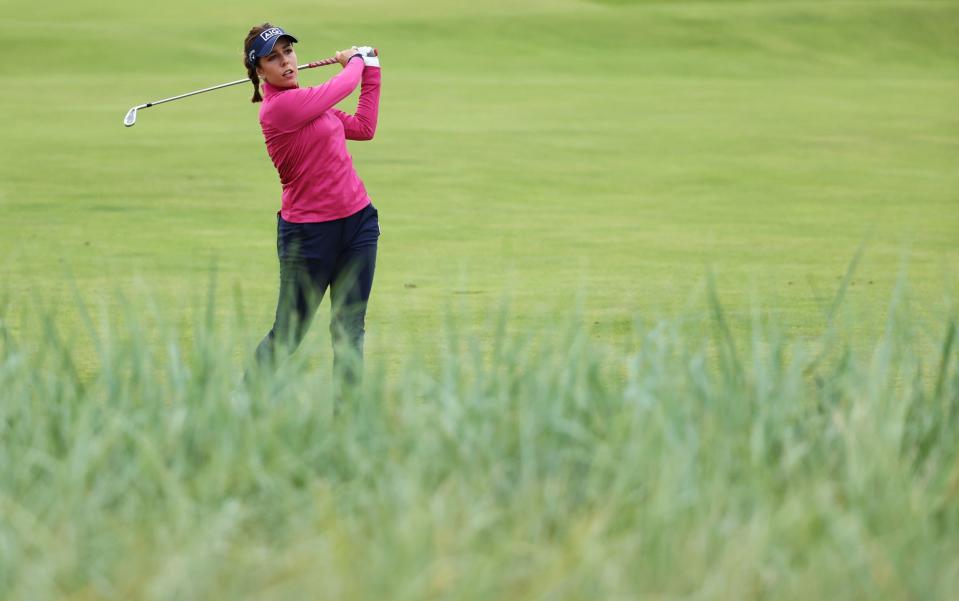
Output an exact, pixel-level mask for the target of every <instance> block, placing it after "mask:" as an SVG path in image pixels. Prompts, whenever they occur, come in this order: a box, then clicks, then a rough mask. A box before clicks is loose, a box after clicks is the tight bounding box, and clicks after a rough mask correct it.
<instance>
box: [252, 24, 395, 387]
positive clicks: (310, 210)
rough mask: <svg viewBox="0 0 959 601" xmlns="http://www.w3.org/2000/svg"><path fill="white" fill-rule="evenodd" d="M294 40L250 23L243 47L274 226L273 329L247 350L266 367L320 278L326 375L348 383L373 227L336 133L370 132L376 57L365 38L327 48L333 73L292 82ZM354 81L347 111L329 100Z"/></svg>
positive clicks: (290, 337) (305, 315) (355, 361)
mask: <svg viewBox="0 0 959 601" xmlns="http://www.w3.org/2000/svg"><path fill="white" fill-rule="evenodd" d="M296 41H297V39H296V38H295V37H293V36H292V35H290V34H289V33H287V32H285V31H283V30H282V29H281V28H279V27H274V26H272V25H270V24H269V23H264V24H262V25H259V26H257V27H254V28H253V29H251V30H250V33H249V34H247V36H246V40H245V42H244V46H243V49H244V63H245V65H246V68H247V73H248V74H249V76H250V79H251V80H253V88H254V92H253V102H261V101H262V103H263V104H262V105H261V106H260V125H261V127H262V129H263V137H264V138H265V139H266V149H267V152H268V153H269V155H270V158H271V159H273V164H274V165H275V166H276V170H277V171H278V172H279V174H280V182H281V183H282V185H283V196H282V206H281V208H280V211H279V213H278V214H277V230H276V248H277V254H278V255H279V259H280V294H279V300H278V301H277V306H276V319H275V321H274V322H273V329H271V330H270V333H269V334H267V335H266V337H265V338H264V339H263V341H262V342H260V344H259V346H258V347H257V349H256V359H257V362H258V363H259V364H261V365H269V366H273V365H274V364H275V361H276V360H277V359H278V358H279V357H281V356H282V355H283V354H286V353H290V352H292V351H293V350H295V349H296V347H297V346H298V345H299V343H300V341H301V340H302V339H303V336H304V334H306V331H307V329H308V328H309V324H310V321H311V319H312V317H313V314H314V313H315V312H316V308H317V306H318V305H319V304H320V301H321V300H322V298H323V294H324V292H325V291H326V288H327V287H328V286H329V288H330V301H331V319H330V333H331V334H332V339H333V370H334V378H335V381H337V382H343V383H347V384H354V383H356V382H357V380H358V378H359V375H360V371H359V370H360V368H361V365H362V356H363V334H364V327H365V324H364V322H365V319H366V306H367V302H368V301H369V298H370V289H371V288H372V285H373V270H374V267H375V265H376V242H377V239H378V238H379V235H380V229H379V223H378V220H377V212H376V209H375V208H374V207H373V205H372V204H371V203H370V197H369V196H368V195H367V193H366V189H365V188H364V186H363V182H362V181H360V178H359V176H357V174H356V171H355V170H354V168H353V160H352V159H351V158H350V155H349V153H347V151H346V140H370V139H372V138H373V133H374V132H375V131H376V118H377V112H378V110H379V98H380V68H379V61H378V59H377V58H376V57H375V56H373V54H374V53H373V51H372V50H371V49H370V48H368V47H364V48H355V47H354V48H351V49H348V50H342V51H340V52H337V53H336V59H337V61H338V62H339V63H340V64H341V65H342V66H343V70H342V71H341V72H340V73H339V74H337V75H336V76H335V77H333V78H332V79H330V80H329V81H327V82H326V83H324V84H321V85H318V86H313V87H304V88H301V87H300V86H299V84H298V82H297V69H296V53H295V52H294V50H293V43H294V42H296ZM261 81H263V82H264V83H263V95H262V97H261V95H260V82H261ZM358 84H362V87H361V89H360V99H359V105H358V107H357V109H356V114H355V115H350V114H347V113H344V112H342V111H339V110H337V109H335V108H333V107H334V106H335V105H336V104H337V103H338V102H340V101H341V100H343V99H344V98H346V97H347V96H349V95H350V93H351V92H353V90H354V89H356V86H357V85H358Z"/></svg>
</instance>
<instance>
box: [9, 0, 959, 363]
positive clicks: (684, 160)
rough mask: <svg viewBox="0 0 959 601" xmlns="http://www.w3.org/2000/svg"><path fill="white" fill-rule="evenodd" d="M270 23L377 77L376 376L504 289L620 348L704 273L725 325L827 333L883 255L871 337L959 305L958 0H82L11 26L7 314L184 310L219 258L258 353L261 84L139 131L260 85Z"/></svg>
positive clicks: (371, 166)
mask: <svg viewBox="0 0 959 601" xmlns="http://www.w3.org/2000/svg"><path fill="white" fill-rule="evenodd" d="M186 7H189V10H187V8H186ZM186 14H190V15H192V17H190V18H184V15H186ZM264 19H271V20H273V21H275V22H277V23H280V24H282V25H283V26H285V27H287V28H289V29H290V30H291V31H294V32H295V33H296V34H297V35H298V36H299V37H300V39H301V40H302V42H301V44H300V45H299V47H298V53H299V55H300V57H301V60H312V59H318V58H321V57H325V56H328V55H330V54H331V53H332V51H333V50H335V49H336V48H339V47H342V46H343V45H345V44H350V43H354V42H356V43H360V42H369V43H371V44H374V45H377V46H378V47H380V49H381V52H382V55H383V65H384V84H383V98H382V107H381V116H380V124H379V129H378V132H377V136H376V139H375V140H374V141H372V142H369V143H351V145H350V151H351V153H352V154H353V156H354V158H355V161H356V165H357V170H358V172H359V173H360V175H361V177H362V178H363V179H364V181H365V182H366V184H367V187H368V189H369V191H370V194H371V196H372V198H373V201H374V203H375V204H376V205H377V207H378V208H379V210H380V213H381V222H382V223H381V227H382V230H383V236H382V238H381V247H380V255H379V261H378V271H377V275H376V281H375V286H374V295H373V302H372V305H371V308H370V313H369V328H368V329H369V331H370V344H369V346H368V350H369V352H370V353H372V354H374V355H376V354H379V355H391V354H395V353H396V352H397V351H402V348H403V342H402V340H403V339H404V338H405V337H407V336H408V335H414V336H423V335H429V332H432V331H434V330H435V329H436V328H437V327H438V326H439V323H440V316H441V315H442V314H443V312H444V311H445V310H446V309H447V308H451V307H452V308H454V309H455V311H456V312H457V313H458V314H459V315H460V317H461V318H462V321H463V322H464V323H471V322H476V321H478V320H479V319H480V316H481V315H483V314H484V312H485V311H486V310H487V308H488V307H490V306H492V305H496V303H498V302H500V301H501V300H502V299H503V298H504V297H507V298H509V299H510V302H511V307H512V311H513V315H514V319H515V322H516V323H517V324H518V325H522V324H530V323H538V322H542V321H548V319H549V315H550V314H551V312H552V311H553V310H554V309H557V308H563V307H568V306H569V305H570V303H571V302H572V301H573V299H576V298H579V299H581V300H582V302H583V303H585V304H584V306H585V308H586V311H587V313H588V317H589V318H590V319H591V320H592V322H594V326H595V328H594V329H595V334H596V335H597V336H600V337H605V338H607V339H611V340H617V339H619V338H621V336H622V335H623V334H624V333H626V332H627V331H628V329H629V323H630V322H631V320H632V319H633V318H634V317H635V315H636V314H637V313H641V314H647V315H674V314H676V313H677V312H681V311H690V310H694V311H702V308H701V302H700V301H701V295H700V294H699V291H700V290H701V285H702V282H703V279H704V276H705V274H706V272H707V270H709V269H712V270H714V271H715V273H716V277H717V279H718V283H719V288H720V290H721V293H722V295H723V297H724V300H725V301H726V302H727V303H728V305H729V309H730V312H731V314H732V315H733V316H734V317H735V316H736V315H743V314H745V311H746V310H747V309H748V307H749V306H750V304H751V303H752V302H753V301H755V300H757V299H759V300H761V302H762V303H764V304H765V305H767V306H768V307H769V308H771V309H775V310H777V311H780V312H781V316H782V319H783V320H784V322H785V323H786V324H787V325H789V326H790V327H793V328H796V329H797V331H799V332H802V333H807V334H812V333H816V332H818V331H819V329H820V328H821V327H822V323H823V315H824V312H825V307H826V305H827V304H828V299H829V298H830V297H831V294H832V293H833V291H834V290H835V288H836V286H837V285H838V282H839V278H840V277H841V275H842V273H843V270H844V268H845V266H846V265H847V264H848V263H849V261H850V260H851V258H852V256H853V255H854V253H855V251H856V248H857V247H858V246H859V245H860V244H861V243H863V242H865V254H864V258H863V261H862V264H861V265H860V269H859V272H858V273H857V277H856V279H855V282H854V284H853V287H852V289H851V293H850V295H849V298H848V302H849V303H850V305H851V306H854V307H855V308H856V309H857V311H859V313H858V314H859V315H860V316H861V318H862V320H863V322H864V327H879V324H881V323H882V322H883V314H884V311H885V302H886V301H885V299H887V298H888V296H889V293H890V290H891V286H892V283H893V282H894V281H895V279H896V277H897V275H898V273H899V271H900V267H901V266H902V264H903V262H905V263H906V264H907V265H908V271H909V275H910V281H911V284H912V286H913V288H914V289H915V290H916V291H918V293H919V295H920V298H921V300H922V303H921V304H922V306H924V307H926V306H928V307H933V306H939V305H941V299H942V295H943V292H946V291H952V292H954V291H955V290H956V275H957V274H956V268H955V265H956V264H957V263H959V243H957V240H959V236H957V233H959V185H957V184H959V169H957V166H959V112H957V111H956V110H955V106H957V105H959V79H957V77H956V74H957V71H959V43H957V42H956V39H957V37H959V25H957V23H959V7H957V5H956V3H954V2H874V3H863V2H612V1H608V2H571V1H560V2H493V3H485V4H483V5H482V6H480V5H476V6H472V5H467V4H464V3H422V2H419V3H396V2H393V3H386V2H380V3H372V4H370V3H367V4H361V5H359V6H355V7H353V6H351V7H350V10H348V11H337V10H333V9H332V7H322V6H316V5H314V4H313V3H306V2H304V3H295V2H294V3H286V4H284V5H283V7H282V9H279V10H277V9H274V10H271V9H268V8H267V7H263V6H261V5H258V4H254V3H230V4H229V5H226V4H222V5H221V4H214V5H211V6H204V7H203V8H199V9H198V8H197V7H195V6H193V5H192V4H189V3H183V2H178V1H173V2H166V3H163V5H162V6H150V7H140V6H134V5H132V4H124V3H84V2H79V3H65V2H64V3H52V4H49V3H48V4H44V5H43V6H42V7H39V6H38V7H32V8H31V10H29V11H24V12H23V13H22V14H18V16H17V18H16V19H15V21H14V25H15V27H13V32H12V34H11V36H12V41H11V43H12V44H15V45H18V47H19V46H21V45H22V46H25V47H26V46H28V47H29V48H30V52H29V53H28V54H27V58H25V59H24V60H17V61H9V62H8V65H7V67H6V69H5V75H6V81H7V85H6V86H5V90H4V92H3V95H2V96H0V98H2V102H3V109H4V114H6V115H7V116H8V123H7V124H6V126H5V132H4V152H5V156H4V160H3V162H2V164H0V203H2V205H0V206H2V211H3V215H4V219H3V220H2V221H0V273H2V277H3V282H4V287H5V288H6V289H7V291H8V292H9V293H10V294H11V295H12V297H13V299H14V300H13V305H14V306H15V307H17V306H22V305H24V304H34V303H40V304H45V305H53V306H57V305H63V306H64V307H65V308H64V310H63V312H62V315H61V317H62V319H64V320H67V321H69V320H71V319H76V316H75V315H74V313H73V312H72V311H71V310H70V309H69V308H66V305H65V301H66V300H67V299H70V298H72V296H73V294H74V293H73V292H71V290H70V285H69V278H68V277H67V276H66V274H67V273H70V274H72V276H73V277H74V278H75V281H76V288H77V290H78V291H79V293H80V294H81V295H82V296H83V297H84V298H85V299H86V300H87V301H90V302H93V303H94V305H97V304H98V303H105V304H106V305H107V306H112V305H114V304H115V303H116V302H117V301H116V300H115V298H116V294H117V292H122V293H123V295H124V297H125V298H126V299H128V300H130V301H131V302H132V301H135V300H137V299H141V298H143V297H144V295H145V294H146V292H145V291H146V290H148V291H149V294H150V295H154V296H157V295H158V296H159V297H161V298H163V299H164V300H165V301H166V302H168V303H169V307H170V309H171V310H176V307H178V306H182V305H184V304H186V303H185V301H186V299H189V298H192V296H191V295H193V294H194V293H195V292H196V291H197V290H199V289H202V288H205V286H206V282H207V281H208V278H209V271H210V269H211V267H212V266H213V265H215V266H216V270H217V273H218V281H219V282H220V285H221V286H223V287H225V288H226V289H234V288H238V289H239V290H240V291H241V292H242V299H243V309H242V312H243V314H244V316H245V317H246V323H247V325H248V327H249V331H248V335H249V341H250V343H251V344H253V343H255V341H256V339H257V337H259V336H260V335H262V333H263V332H265V331H266V330H267V329H268V327H269V325H270V321H271V318H272V312H273V309H274V307H273V303H274V302H275V295H276V286H277V265H276V257H275V233H274V228H275V216H274V215H275V212H276V210H277V209H278V205H279V184H278V180H277V177H276V174H275V171H274V170H273V167H272V165H271V164H270V162H269V159H268V157H267V155H266V152H265V148H264V146H263V142H262V136H261V134H260V132H259V126H258V124H257V122H256V106H254V105H251V104H250V103H249V102H248V98H249V95H250V89H249V87H248V86H242V87H240V86H238V87H235V88H230V89H227V90H221V91H217V92H213V93H210V94H206V95H203V96H199V97H196V98H190V99H186V100H182V101H177V102H174V103H171V104H169V105H164V106H159V107H155V108H150V109H146V110H143V111H141V113H140V116H139V120H138V123H137V125H136V126H135V127H133V128H131V129H127V128H124V127H122V125H121V120H122V117H123V115H124V114H125V112H126V111H127V109H128V108H129V107H131V106H133V105H135V104H139V103H142V102H147V101H149V100H155V99H158V98H163V97H167V96H171V95H174V94H178V93H182V92H186V91H189V90H194V89H198V88H201V87H206V86H208V85H213V84H215V83H219V82H223V81H229V80H231V79H235V78H237V77H241V76H242V73H243V69H242V66H241V64H240V58H239V52H240V51H239V46H240V42H241V41H242V37H243V35H244V34H245V32H246V30H247V28H248V27H249V26H250V25H251V24H253V23H255V22H258V21H262V20H264ZM337 68H338V67H326V68H325V69H317V70H314V71H311V72H307V73H305V74H304V75H303V77H302V79H303V81H304V82H305V83H313V82H319V81H322V79H323V78H325V77H328V76H329V75H331V74H332V73H333V72H334V70H335V69H337ZM351 102H352V101H348V102H347V103H346V105H347V106H352V104H351ZM201 294H202V293H201ZM234 309H235V307H234V306H232V305H224V306H221V307H218V311H220V312H221V314H222V315H223V316H224V317H225V316H227V315H233V314H234V312H235V311H234ZM325 310H326V309H325V307H324V309H322V310H321V321H322V320H325V317H322V315H323V311H325ZM315 330H325V328H315ZM316 336H322V333H319V332H316V331H314V332H313V333H312V334H311V339H310V340H311V341H312V342H311V343H313V344H318V345H323V344H325V342H324V341H322V340H320V339H318V338H316Z"/></svg>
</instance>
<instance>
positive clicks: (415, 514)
mask: <svg viewBox="0 0 959 601" xmlns="http://www.w3.org/2000/svg"><path fill="white" fill-rule="evenodd" d="M908 298H909V297H908V294H907V293H906V291H905V288H904V287H903V286H900V288H899V289H898V290H897V293H896V295H895V296H894V297H893V298H892V301H891V304H890V311H889V321H888V323H887V327H886V330H885V332H884V333H883V334H882V335H881V336H879V337H877V338H875V339H871V340H869V341H866V342H867V344H865V345H863V344H862V343H863V342H864V341H862V340H861V339H857V340H856V341H855V342H856V344H852V343H851V339H850V336H849V335H848V333H847V332H845V331H844V329H843V326H842V325H841V323H840V322H841V320H838V321H837V322H835V323H831V324H829V325H828V326H827V327H825V328H824V329H823V331H824V332H825V333H824V334H823V335H822V336H821V337H819V338H816V339H805V340H802V339H795V338H792V337H791V335H790V334H789V333H788V332H787V331H786V330H784V329H783V328H782V327H780V326H779V325H778V324H777V323H776V319H775V318H774V317H772V316H770V315H769V314H763V313H761V312H759V311H757V312H756V313H755V314H754V318H753V322H752V327H751V328H748V331H744V332H743V333H742V334H736V333H735V332H736V330H731V329H729V328H728V327H727V322H726V316H725V314H724V312H723V310H722V307H721V305H720V303H719V301H718V300H717V299H716V296H715V295H713V296H712V301H711V303H710V305H709V309H710V311H711V313H712V315H713V318H712V320H711V322H710V323H709V324H708V328H707V329H706V330H701V329H700V330H697V329H696V328H689V327H688V324H683V323H681V322H680V321H670V320H663V321H659V322H655V323H647V324H643V323H641V322H640V321H637V324H636V327H635V331H634V334H633V336H632V340H631V342H630V344H629V347H628V349H626V351H625V352H623V351H622V350H620V349H613V348H611V347H603V346H599V345H598V343H597V342H596V341H595V340H594V339H593V338H592V337H590V336H589V335H588V334H587V333H586V328H584V327H583V325H582V324H581V322H580V321H579V320H578V319H576V318H570V319H567V320H566V321H565V322H564V323H562V324H554V326H553V327H551V328H548V329H544V330H542V331H529V332H523V333H516V332H514V331H513V330H512V329H511V328H509V327H507V322H508V315H507V314H506V313H500V314H494V315H493V316H492V317H491V318H490V321H489V324H490V328H489V331H488V332H485V333H484V334H483V335H482V336H474V335H473V334H463V333H462V332H461V331H460V328H459V327H458V326H457V325H456V324H455V323H452V321H451V322H450V324H449V325H448V326H447V328H446V331H445V333H444V334H443V336H442V340H439V341H435V344H436V345H437V346H439V347H442V352H441V353H439V354H440V355H441V357H442V358H441V360H439V361H438V362H437V363H435V364H433V363H427V364H423V365H421V364H420V363H419V362H418V360H417V359H416V356H415V355H411V356H409V357H405V358H404V359H403V360H402V361H403V362H404V364H405V366H406V367H405V368H404V369H402V370H388V369H386V367H385V366H384V365H383V364H382V363H379V362H378V361H372V362H371V363H370V364H369V365H368V366H367V377H366V379H365V383H364V387H363V389H362V390H361V392H360V393H359V394H358V395H357V397H356V398H355V399H353V400H352V402H351V404H349V405H348V406H346V407H345V408H344V410H343V411H342V412H341V413H340V414H339V416H338V417H336V418H334V417H333V414H332V399H331V393H330V390H329V386H328V382H327V380H326V379H325V378H324V377H323V376H322V375H321V372H318V371H317V370H316V369H315V368H312V367H310V365H311V363H316V362H317V359H318V358H317V357H314V356H312V355H313V354H314V353H313V351H312V349H313V348H315V347H309V346H308V347H306V348H304V349H302V350H303V352H301V353H298V354H297V355H294V356H293V358H292V359H291V360H290V361H288V362H287V363H285V364H284V365H283V366H282V368H281V369H280V371H279V372H278V373H277V374H276V376H275V377H264V378H263V379H262V380H258V381H256V382H254V383H253V384H251V385H249V386H246V385H243V384H242V383H241V378H239V373H238V372H239V370H238V367H237V365H236V360H235V352H234V351H235V346H236V345H237V344H244V343H245V341H239V342H238V341H237V340H236V338H235V337H234V336H233V334H232V332H234V330H233V329H232V328H229V327H225V324H221V323H219V322H217V321H216V320H215V319H213V316H214V315H215V312H213V311H212V309H210V311H209V313H207V312H206V311H207V310H206V309H204V308H203V307H200V308H199V310H198V311H197V312H196V315H197V323H196V324H194V325H193V328H192V331H193V334H192V336H190V337H189V340H190V342H189V343H187V344H184V343H183V342H182V341H183V340H184V338H185V337H184V336H183V334H182V331H179V326H171V325H169V324H165V323H164V322H163V319H162V316H163V315H164V312H163V311H159V310H157V309H155V308H154V309H152V310H150V309H146V308H136V309H131V310H130V311H129V312H128V313H126V314H124V315H117V316H114V317H112V318H110V319H108V320H97V319H89V320H88V321H87V322H86V323H87V325H88V327H89V330H88V335H89V336H91V337H92V338H93V339H94V343H93V345H92V346H94V347H95V348H96V349H97V352H98V354H99V359H98V361H97V363H98V365H99V367H98V368H97V370H96V371H95V372H94V373H92V374H87V375H83V374H80V373H78V371H77V369H76V368H75V364H76V361H77V358H76V357H75V356H74V352H75V349H74V347H73V346H72V345H71V343H70V342H67V341H66V338H64V337H63V335H62V334H61V333H59V332H58V323H57V319H56V317H55V316H54V315H52V314H51V315H43V314H35V315H34V316H33V317H34V319H32V320H31V321H30V324H32V325H29V324H27V325H24V327H22V328H20V331H23V332H26V333H28V334H30V335H21V334H19V333H18V334H16V335H14V334H13V331H12V330H11V329H10V328H9V327H8V326H9V324H8V323H6V322H4V321H0V391H2V392H0V397H2V400H0V598H4V599H11V600H19V599H22V600H30V601H39V600H43V599H123V600H131V599H178V600H187V599H214V598H216V599H306V598H309V599H338V600H350V599H409V600H414V599H415V600H421V599H476V600H479V599H483V600H488V599H546V598H548V599H645V598H650V599H652V598H655V599H680V598H682V599H737V600H746V599H906V598H915V599H955V598H957V597H959V436H957V435H959V348H957V346H959V343H957V341H956V337H957V336H956V335H957V324H959V320H957V315H956V313H955V310H954V309H950V311H948V312H947V313H945V314H943V315H941V316H940V317H939V318H938V319H937V320H935V321H934V322H927V323H923V324H920V323H917V320H916V318H915V316H914V314H913V312H912V311H911V310H910V307H909V302H908ZM212 300H214V299H212V298H211V301H212ZM211 306H212V305H211ZM81 309H82V308H81ZM80 312H81V313H84V311H83V310H80ZM836 315H838V313H836ZM147 339H150V340H154V341H157V342H150V343H146V342H144V341H145V340H147ZM430 344H434V342H430ZM930 348H932V349H936V350H935V351H934V352H929V351H928V350H923V349H930ZM321 352H324V353H325V349H321ZM320 360H321V361H323V362H325V361H326V360H327V358H325V357H324V358H322V359H320ZM424 365H425V366H424Z"/></svg>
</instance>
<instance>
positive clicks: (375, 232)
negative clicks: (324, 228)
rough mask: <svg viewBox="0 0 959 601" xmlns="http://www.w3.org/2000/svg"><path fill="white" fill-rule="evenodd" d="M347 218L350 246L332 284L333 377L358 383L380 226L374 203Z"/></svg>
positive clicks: (342, 255) (344, 252)
mask: <svg viewBox="0 0 959 601" xmlns="http://www.w3.org/2000/svg"><path fill="white" fill-rule="evenodd" d="M348 220H349V222H348V223H347V224H346V225H347V227H346V228H345V230H346V233H348V234H349V235H350V242H349V246H348V247H347V248H346V249H344V251H343V252H342V253H341V254H340V257H339V259H338V260H337V263H336V266H335V267H334V270H333V277H332V281H331V283H330V305H331V307H330V335H331V336H332V340H333V375H334V378H335V379H336V380H337V381H341V382H342V383H344V384H347V385H355V384H356V383H358V382H359V379H360V376H361V374H362V364H363V337H364V335H365V333H366V307H367V305H368V304H369V300H370V292H371V290H372V289H373V273H374V271H375V270H376V244H377V239H378V238H379V235H380V228H379V220H378V214H377V211H376V209H375V208H373V206H372V205H370V206H368V207H367V208H365V209H364V210H363V211H361V212H360V213H358V214H356V215H354V216H351V217H349V218H348Z"/></svg>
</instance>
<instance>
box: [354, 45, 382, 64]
mask: <svg viewBox="0 0 959 601" xmlns="http://www.w3.org/2000/svg"><path fill="white" fill-rule="evenodd" d="M356 49H357V51H359V53H360V55H361V56H362V57H363V64H364V65H366V66H367V67H379V66H380V57H378V56H376V50H374V49H373V47H372V46H357V47H356Z"/></svg>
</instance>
